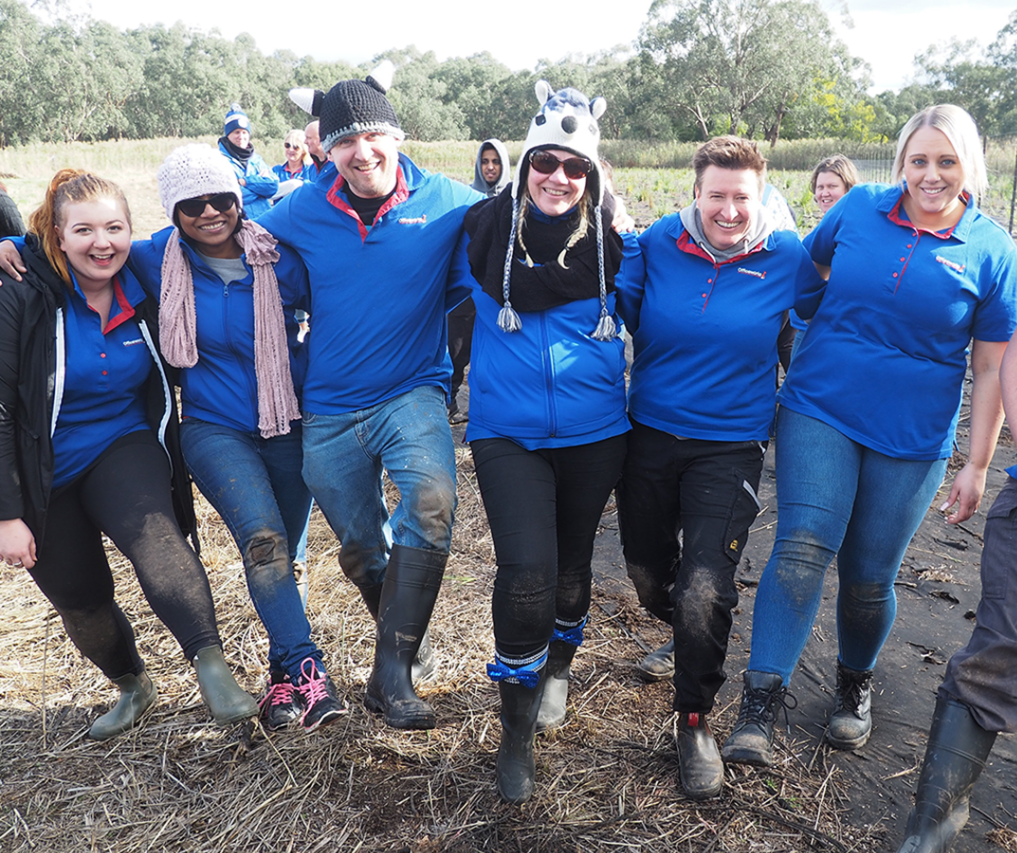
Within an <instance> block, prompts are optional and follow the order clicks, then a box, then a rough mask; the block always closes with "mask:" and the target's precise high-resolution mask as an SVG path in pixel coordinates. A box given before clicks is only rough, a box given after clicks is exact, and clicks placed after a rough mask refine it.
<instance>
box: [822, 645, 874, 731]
mask: <svg viewBox="0 0 1017 853" xmlns="http://www.w3.org/2000/svg"><path fill="white" fill-rule="evenodd" d="M871 732H872V670H871V669H867V670H864V671H858V670H854V669H848V668H847V667H846V666H844V664H842V663H841V662H840V661H837V707H836V708H835V709H834V712H833V714H832V715H831V717H830V724H829V726H828V727H827V729H826V742H827V743H828V744H830V746H832V747H833V748H834V749H859V748H861V747H863V746H865V743H866V741H867V740H868V739H869V734H870V733H871Z"/></svg>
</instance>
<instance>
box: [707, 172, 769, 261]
mask: <svg viewBox="0 0 1017 853" xmlns="http://www.w3.org/2000/svg"><path fill="white" fill-rule="evenodd" d="M759 196H760V188H759V174H758V173H757V172H754V171H753V170H752V169H722V168H721V167H720V166H712V165H711V166H707V167H706V169H705V170H704V171H703V176H702V178H701V179H700V182H699V186H697V187H696V205H697V206H698V208H699V212H700V215H701V216H702V219H703V236H704V237H706V239H707V241H709V243H710V245H711V246H713V247H714V248H715V249H720V250H722V251H727V250H728V249H731V248H733V247H734V246H736V245H737V244H738V243H739V242H741V241H742V240H744V239H745V238H746V237H747V236H748V234H749V232H750V231H751V230H752V227H753V225H754V224H755V221H756V217H757V216H758V215H759Z"/></svg>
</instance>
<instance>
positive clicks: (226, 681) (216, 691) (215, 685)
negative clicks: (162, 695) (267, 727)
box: [194, 646, 258, 726]
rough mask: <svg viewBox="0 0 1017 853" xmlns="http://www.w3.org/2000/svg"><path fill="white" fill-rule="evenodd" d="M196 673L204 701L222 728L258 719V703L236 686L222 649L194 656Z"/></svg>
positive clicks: (209, 647)
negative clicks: (253, 718)
mask: <svg viewBox="0 0 1017 853" xmlns="http://www.w3.org/2000/svg"><path fill="white" fill-rule="evenodd" d="M194 671H195V673H197V676H198V687H199V688H201V698H202V699H204V700H205V704H206V705H207V706H208V710H209V711H211V712H212V719H213V720H215V721H216V723H218V724H219V725H220V726H226V725H229V724H230V723H239V722H240V721H241V720H247V719H250V718H252V717H257V716H258V703H257V702H256V701H255V699H254V697H253V696H252V695H251V694H250V693H246V692H245V691H244V690H242V689H241V687H240V685H239V684H237V682H236V679H234V678H233V673H232V672H230V668H229V667H228V666H227V665H226V660H225V658H224V657H223V655H222V649H221V648H219V646H207V647H205V648H204V649H199V650H198V653H197V654H196V655H195V656H194Z"/></svg>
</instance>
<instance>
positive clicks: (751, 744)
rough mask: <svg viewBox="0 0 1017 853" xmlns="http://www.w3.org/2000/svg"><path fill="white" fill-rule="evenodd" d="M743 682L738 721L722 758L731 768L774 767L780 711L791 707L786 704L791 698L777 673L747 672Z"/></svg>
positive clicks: (723, 750)
mask: <svg viewBox="0 0 1017 853" xmlns="http://www.w3.org/2000/svg"><path fill="white" fill-rule="evenodd" d="M743 680H744V684H743V685H742V704H741V707H740V708H739V709H738V721H737V722H736V723H735V727H734V730H733V731H732V732H731V734H730V735H729V736H728V739H727V740H726V741H724V748H723V749H722V750H721V755H722V756H723V758H724V761H725V762H727V763H728V764H750V765H752V766H754V767H769V766H770V765H771V764H773V724H774V721H775V720H776V719H777V707H780V706H783V707H787V705H785V702H786V700H787V699H788V698H791V697H790V696H789V695H788V692H787V688H786V687H784V686H783V680H782V679H781V677H780V676H779V675H777V674H776V673H772V672H754V671H753V670H747V671H746V672H745V676H744V679H743ZM791 707H794V705H792V706H791Z"/></svg>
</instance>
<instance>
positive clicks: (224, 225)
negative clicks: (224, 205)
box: [176, 195, 242, 258]
mask: <svg viewBox="0 0 1017 853" xmlns="http://www.w3.org/2000/svg"><path fill="white" fill-rule="evenodd" d="M198 198H201V199H208V198H211V196H210V195H203V196H198ZM239 218H240V212H239V211H238V210H237V206H236V203H235V199H234V204H233V206H232V207H231V208H229V210H227V211H226V212H225V213H220V212H219V211H218V210H216V209H215V208H214V207H212V205H210V204H206V205H205V209H204V210H203V211H202V212H201V214H199V215H198V216H188V215H187V214H186V213H184V212H183V210H181V209H180V208H179V207H177V210H176V219H177V222H178V224H179V225H180V230H181V231H183V232H184V235H185V236H186V237H188V238H190V239H191V240H193V241H194V242H195V243H197V244H198V250H199V251H200V252H201V253H202V254H203V255H208V257H210V258H239V257H240V255H241V254H242V249H241V248H240V245H239V244H238V243H237V241H236V240H234V239H233V232H234V231H236V228H237V220H238V219H239Z"/></svg>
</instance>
